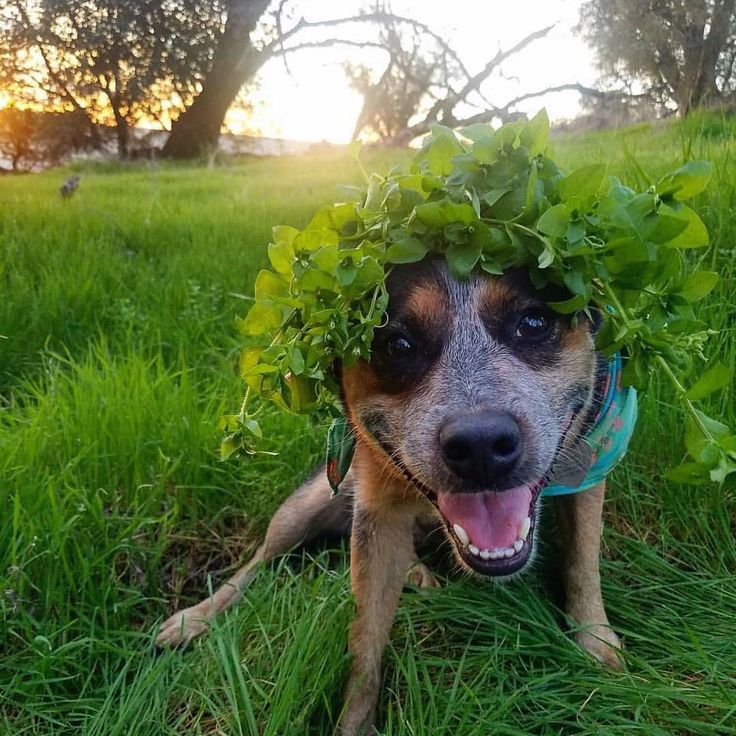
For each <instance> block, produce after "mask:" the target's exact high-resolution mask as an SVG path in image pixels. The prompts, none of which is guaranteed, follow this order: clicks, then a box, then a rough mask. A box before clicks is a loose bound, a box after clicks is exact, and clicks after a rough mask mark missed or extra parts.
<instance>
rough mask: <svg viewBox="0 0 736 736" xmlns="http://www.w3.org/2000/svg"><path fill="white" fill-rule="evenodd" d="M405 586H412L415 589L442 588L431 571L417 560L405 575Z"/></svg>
mask: <svg viewBox="0 0 736 736" xmlns="http://www.w3.org/2000/svg"><path fill="white" fill-rule="evenodd" d="M406 584H407V585H412V586H414V587H416V588H441V587H442V586H441V585H440V582H439V580H437V578H436V577H435V576H434V574H433V573H432V571H431V570H430V569H429V568H428V567H427V566H426V565H425V564H424V563H423V562H420V561H419V560H417V561H416V562H415V563H414V564H413V565H412V566H411V567H410V568H409V571H408V572H407V573H406Z"/></svg>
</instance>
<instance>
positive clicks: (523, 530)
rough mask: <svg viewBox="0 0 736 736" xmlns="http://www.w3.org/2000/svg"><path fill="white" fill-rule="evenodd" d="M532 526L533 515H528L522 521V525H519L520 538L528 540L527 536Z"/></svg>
mask: <svg viewBox="0 0 736 736" xmlns="http://www.w3.org/2000/svg"><path fill="white" fill-rule="evenodd" d="M531 528H532V520H531V517H529V516H527V517H526V518H525V519H524V521H522V522H521V526H520V527H519V539H521V541H522V542H524V541H526V538H527V537H528V536H529V530H530V529H531Z"/></svg>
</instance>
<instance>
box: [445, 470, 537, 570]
mask: <svg viewBox="0 0 736 736" xmlns="http://www.w3.org/2000/svg"><path fill="white" fill-rule="evenodd" d="M541 487H542V483H541V482H540V483H531V484H527V485H522V486H517V487H516V488H509V489H508V490H505V491H484V492H478V493H438V494H437V506H438V507H439V510H440V512H441V513H442V516H444V517H445V521H446V522H447V527H448V529H449V530H450V535H451V537H452V539H453V541H454V542H455V546H456V548H457V550H458V553H459V554H460V556H461V558H462V559H463V561H464V562H465V563H466V564H467V565H468V566H469V567H471V568H472V569H473V570H475V571H476V572H479V573H481V574H483V575H511V574H512V573H515V572H517V571H518V570H520V569H521V568H522V567H523V566H524V565H525V564H526V562H527V561H528V560H529V556H530V555H531V551H532V546H533V544H534V534H533V532H534V524H535V521H536V518H535V517H536V513H535V512H536V501H537V498H538V496H539V491H540V490H541Z"/></svg>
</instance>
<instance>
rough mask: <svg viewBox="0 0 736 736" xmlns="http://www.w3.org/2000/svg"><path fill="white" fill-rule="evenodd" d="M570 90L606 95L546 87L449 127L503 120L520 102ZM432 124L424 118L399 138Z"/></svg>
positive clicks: (578, 87) (577, 87)
mask: <svg viewBox="0 0 736 736" xmlns="http://www.w3.org/2000/svg"><path fill="white" fill-rule="evenodd" d="M570 90H572V91H574V92H579V93H580V94H581V95H587V96H589V97H605V96H606V95H607V94H608V93H607V92H603V91H601V90H599V89H595V88H593V87H586V86H585V85H583V84H580V83H579V82H572V83H570V84H558V85H556V86H553V87H546V88H545V89H540V90H537V91H535V92H527V93H525V94H523V95H519V96H518V97H515V98H514V99H513V100H509V101H508V102H507V103H506V104H505V105H503V106H502V107H492V108H489V109H487V110H483V111H482V112H479V113H477V114H475V115H471V116H469V117H467V118H463V119H461V120H459V119H456V118H454V117H453V118H452V121H451V123H450V125H451V126H452V127H464V126H467V125H473V124H475V123H488V122H491V121H492V120H493V119H494V118H502V119H503V118H504V117H506V116H508V115H509V113H510V112H511V108H513V107H515V106H516V105H518V104H519V103H520V102H524V101H526V100H531V99H533V98H535V97H541V96H542V95H546V94H552V93H554V92H566V91H570ZM432 122H434V121H432V120H429V119H428V118H425V119H424V120H422V121H421V122H419V123H417V124H416V125H412V126H411V127H410V128H407V129H406V130H405V131H403V132H402V133H401V138H402V139H403V140H406V141H410V140H412V139H413V138H416V137H417V136H419V135H423V134H424V133H427V132H428V131H429V128H430V125H431V124H432Z"/></svg>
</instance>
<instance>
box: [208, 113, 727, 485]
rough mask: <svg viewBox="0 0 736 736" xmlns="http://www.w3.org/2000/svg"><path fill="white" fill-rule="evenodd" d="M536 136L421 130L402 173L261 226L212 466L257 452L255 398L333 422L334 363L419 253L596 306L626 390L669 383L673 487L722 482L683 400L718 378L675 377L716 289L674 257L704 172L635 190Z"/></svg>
mask: <svg viewBox="0 0 736 736" xmlns="http://www.w3.org/2000/svg"><path fill="white" fill-rule="evenodd" d="M548 131H549V121H548V119H547V115H546V113H545V112H544V111H542V112H540V113H538V114H537V115H536V116H535V117H533V118H532V119H531V120H530V121H528V122H526V121H519V122H516V123H512V124H508V125H504V126H503V127H501V128H498V129H496V130H494V129H493V128H492V127H490V126H488V125H473V126H470V127H468V128H465V129H463V130H461V131H460V132H459V135H458V134H456V133H455V132H453V131H452V130H450V129H448V128H445V127H442V126H439V125H438V126H434V127H433V128H432V131H431V133H430V135H429V136H427V138H426V140H425V141H424V144H423V146H422V148H421V150H419V151H418V152H417V154H416V155H415V156H414V159H413V162H412V165H411V169H410V171H409V172H403V171H401V170H398V169H394V170H392V171H390V172H389V173H388V175H387V176H378V175H377V174H373V175H372V176H371V177H369V178H368V180H367V186H366V188H365V189H355V188H350V189H346V190H345V191H346V193H347V194H348V195H349V197H348V198H347V199H348V200H349V201H345V202H342V203H340V204H333V205H328V206H326V207H323V208H322V209H320V210H319V211H318V212H317V213H316V214H315V215H314V217H313V218H312V219H311V221H310V222H309V224H308V225H307V227H306V228H305V229H304V230H301V231H299V230H296V229H294V228H291V227H283V226H282V227H276V228H274V231H273V235H274V237H273V242H272V243H271V244H270V245H269V247H268V256H269V260H270V263H271V270H266V271H261V273H260V274H259V275H258V277H257V279H256V285H255V304H254V305H253V306H252V308H251V310H250V312H249V313H248V315H247V317H246V318H245V319H244V320H242V321H241V322H240V329H241V331H242V333H243V334H244V335H247V336H249V337H250V338H254V341H253V344H251V345H250V346H249V347H247V348H246V349H245V351H244V352H243V355H242V358H241V362H240V368H241V373H242V376H243V378H244V380H245V382H246V384H247V386H248V394H247V395H246V401H245V402H244V405H243V409H242V410H241V413H240V414H238V415H232V416H228V417H225V418H224V420H223V426H224V428H225V429H226V431H227V432H228V434H227V436H226V438H225V440H224V442H223V447H222V454H223V456H225V457H227V456H229V455H230V454H232V453H233V452H236V451H238V450H244V451H245V452H248V453H252V452H255V451H256V448H257V446H258V441H259V440H260V439H261V430H260V426H259V425H258V422H257V421H256V419H255V414H254V413H253V412H252V411H251V408H250V407H251V401H252V399H254V398H259V399H265V400H268V401H272V402H274V403H276V404H277V405H278V406H280V407H282V408H284V409H287V410H291V411H294V412H309V413H313V414H317V415H324V414H335V413H339V411H340V407H339V402H338V398H337V397H338V394H339V388H338V386H337V385H336V382H335V379H334V377H333V371H332V368H333V364H334V363H335V361H339V362H340V363H341V364H342V365H343V366H349V365H351V364H353V363H355V362H356V361H357V360H360V359H363V360H367V359H369V358H370V350H371V344H372V342H373V334H374V331H375V330H376V328H378V327H379V326H380V325H381V323H382V320H383V318H384V314H385V312H386V308H387V305H388V295H387V292H386V286H385V284H386V277H387V275H388V273H389V272H390V270H391V268H392V267H393V266H394V265H396V264H404V263H413V262H416V261H420V260H422V259H423V258H425V257H426V256H427V255H428V254H430V253H431V254H441V255H442V256H444V258H445V259H446V260H447V263H448V266H449V268H450V270H451V272H452V273H453V274H454V276H455V277H456V278H458V279H465V278H468V276H469V275H470V274H471V273H473V272H485V273H488V274H491V275H500V274H503V273H504V272H505V271H506V270H507V269H509V268H517V267H524V268H526V269H527V270H528V272H529V275H530V278H531V280H532V283H533V284H534V285H535V286H536V287H538V288H542V287H544V286H545V285H547V284H556V285H562V286H564V287H566V289H567V291H568V292H569V298H567V299H565V300H564V301H561V302H555V303H552V304H551V305H550V306H551V307H552V308H553V309H555V310H556V311H558V312H560V313H563V314H571V315H573V316H574V315H575V314H576V313H579V312H580V313H582V312H589V311H590V310H598V311H599V312H600V314H601V315H602V316H603V326H602V329H601V330H600V332H599V334H598V338H597V347H598V349H599V350H601V351H602V352H603V353H605V354H607V355H610V354H612V353H614V352H616V351H619V350H623V351H624V352H625V354H626V356H627V360H626V369H625V372H624V380H625V381H626V382H627V383H629V384H635V385H639V386H641V385H643V384H644V383H645V382H646V380H647V378H648V376H649V374H650V373H651V372H652V371H653V370H655V369H659V370H662V371H664V373H665V374H666V375H667V376H668V378H669V379H670V380H671V381H672V383H673V386H674V387H675V390H676V392H677V394H678V396H679V397H680V398H681V400H682V401H683V404H684V407H685V410H686V416H687V432H686V444H687V449H688V453H689V455H690V459H689V462H688V463H686V464H685V465H683V466H680V468H678V469H676V472H675V473H674V476H675V477H677V478H679V479H687V480H689V481H703V480H707V479H708V478H710V479H712V480H716V481H720V480H722V479H723V478H725V476H726V475H727V474H728V473H730V472H733V471H734V470H736V438H734V436H733V435H732V434H731V432H730V431H729V430H728V428H727V427H724V426H723V425H721V424H720V423H718V422H715V420H712V419H710V418H708V417H706V416H705V415H704V414H703V413H702V412H700V411H699V410H698V409H696V408H695V407H694V406H693V404H692V401H693V400H695V399H701V398H704V397H705V396H707V395H709V394H710V393H711V392H713V391H715V390H717V389H719V388H721V387H722V386H723V385H724V383H725V380H724V371H723V369H721V368H719V367H716V368H715V369H713V370H712V371H709V372H708V373H706V374H705V375H704V376H703V377H702V378H701V379H700V381H698V382H697V383H696V384H695V385H694V386H693V387H692V388H691V389H690V392H687V391H686V389H685V388H684V387H683V386H682V383H681V381H680V378H678V376H682V375H685V374H687V373H688V372H689V370H690V368H691V366H692V362H693V358H702V357H703V355H702V348H703V344H704V342H705V340H706V338H707V337H708V335H709V332H710V331H709V330H708V329H707V326H706V325H705V324H704V323H703V322H701V321H698V320H696V319H695V317H694V314H693V310H692V304H693V303H694V302H696V301H698V300H699V299H702V298H703V297H704V296H706V295H707V294H708V293H709V292H710V290H711V289H712V288H713V286H714V285H715V283H716V282H717V280H718V277H717V275H716V274H714V273H710V272H708V271H701V270H697V269H696V270H690V269H689V268H688V259H686V258H685V256H684V251H686V250H687V249H691V248H703V247H705V246H707V245H708V233H707V230H706V228H705V226H704V224H703V222H702V221H701V219H700V217H699V216H698V215H697V214H696V212H695V211H694V210H692V209H691V208H690V207H688V206H687V205H686V204H685V203H684V202H685V201H686V200H688V199H690V198H692V197H694V196H695V195H697V194H699V193H700V192H701V191H703V189H704V188H705V187H706V185H707V183H708V180H709V178H710V173H711V167H710V164H708V163H706V162H702V161H690V162H688V163H687V164H685V165H684V166H682V167H681V168H680V169H678V170H677V171H675V172H673V173H671V174H668V175H667V176H664V177H663V178H662V179H660V180H659V182H657V183H656V184H654V185H652V186H651V187H650V188H649V189H648V190H646V191H644V192H637V191H634V190H633V189H631V188H629V187H627V186H624V185H623V184H622V183H621V182H620V181H619V180H618V179H617V178H616V177H614V176H611V175H609V174H608V173H607V171H606V166H605V165H602V164H594V165H590V166H584V167H582V168H580V169H577V170H575V171H572V172H570V173H567V174H565V173H563V172H561V171H560V169H559V168H558V167H557V165H556V164H555V163H554V161H552V160H551V159H550V158H549V157H548V156H547V155H546V146H547V135H548ZM726 378H727V376H726Z"/></svg>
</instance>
